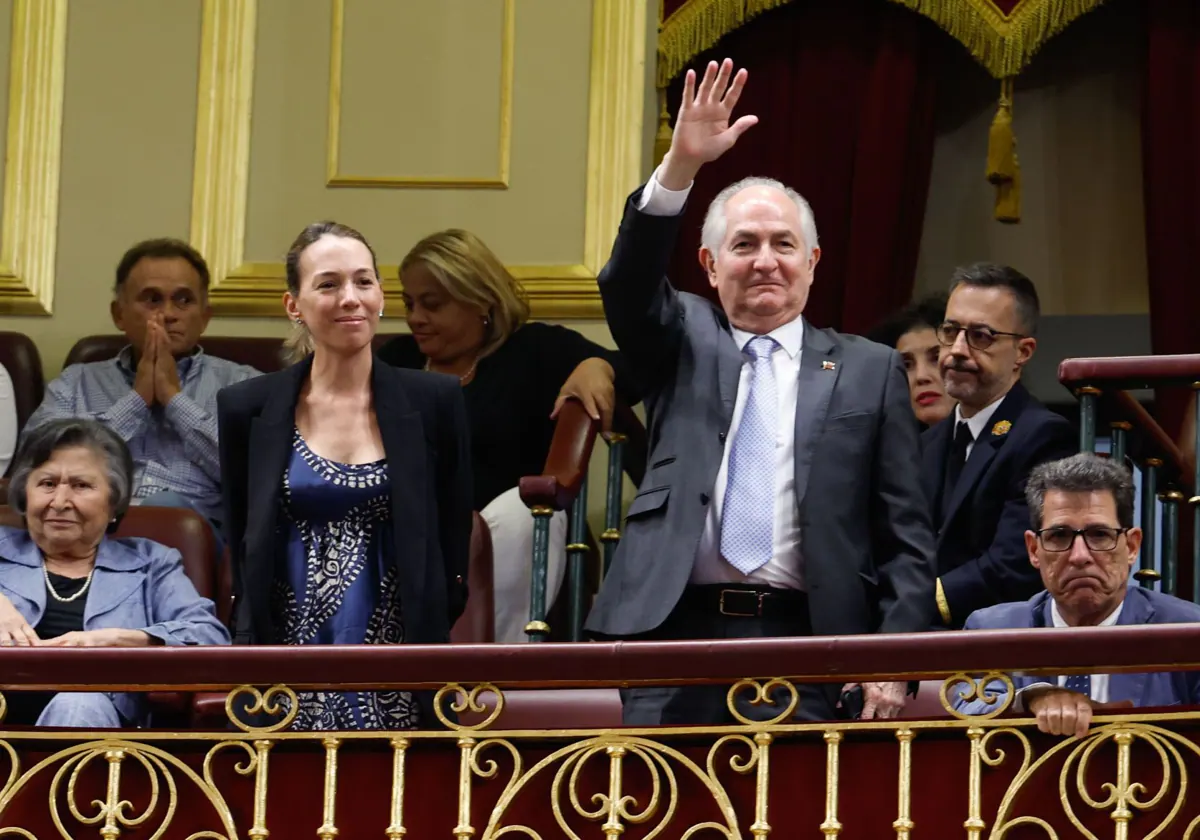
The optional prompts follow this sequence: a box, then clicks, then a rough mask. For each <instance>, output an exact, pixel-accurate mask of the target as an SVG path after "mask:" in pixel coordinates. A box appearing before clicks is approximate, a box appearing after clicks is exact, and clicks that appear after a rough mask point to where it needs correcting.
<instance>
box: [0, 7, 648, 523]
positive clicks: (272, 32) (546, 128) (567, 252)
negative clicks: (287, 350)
mask: <svg viewBox="0 0 1200 840" xmlns="http://www.w3.org/2000/svg"><path fill="white" fill-rule="evenodd" d="M21 1H22V0H0V50H4V51H5V52H4V58H3V60H0V74H2V75H3V78H2V79H0V112H7V110H8V109H7V105H8V88H9V57H10V56H11V55H12V46H11V44H10V38H9V30H10V19H11V17H12V13H13V9H14V5H15V4H18V3H20V2H21ZM25 1H26V2H30V0H25ZM33 1H34V2H44V1H45V0H33ZM233 1H234V0H210V2H213V3H231V2H233ZM49 2H56V0H49ZM243 2H245V0H243ZM605 2H607V4H608V7H609V8H617V6H616V5H615V4H613V3H612V2H611V0H598V4H600V5H603V3H605ZM622 2H630V7H631V8H632V7H636V8H638V9H639V10H640V9H642V8H645V9H646V14H645V15H641V14H640V11H639V15H638V18H639V19H638V21H637V37H636V38H634V39H632V41H631V43H632V45H633V49H634V51H641V50H642V49H643V48H644V47H648V46H650V45H652V41H653V26H654V23H656V20H654V18H655V16H656V15H657V4H656V3H646V2H644V0H636V2H635V1H634V0H617V3H618V4H619V3H622ZM514 4H515V5H514V8H515V17H514V21H515V23H514V28H513V38H512V41H511V45H510V46H511V49H512V54H513V83H512V85H511V90H510V93H511V97H512V100H511V103H512V106H511V124H510V125H509V129H510V131H509V135H510V155H509V166H508V170H509V171H508V173H507V179H508V186H507V188H506V189H462V188H446V189H411V188H397V187H394V186H393V187H384V188H375V189H370V188H351V187H330V186H327V184H326V176H327V173H326V163H327V161H326V151H327V128H328V123H327V114H328V105H329V89H330V75H331V70H330V52H331V44H332V42H331V34H332V19H333V16H332V14H331V11H332V8H333V7H334V4H333V2H332V0H258V3H257V9H258V11H257V21H256V24H257V28H256V34H255V38H254V41H253V44H254V66H253V90H252V93H253V104H252V110H251V130H250V142H249V170H248V175H247V185H248V186H247V190H246V196H245V207H246V210H245V220H246V224H245V234H244V240H245V241H244V253H243V254H242V256H243V257H244V259H245V260H246V261H247V262H253V263H266V264H272V263H274V264H277V263H279V262H280V261H281V259H282V256H283V254H284V252H285V251H286V248H287V246H288V244H289V243H290V241H291V239H292V237H293V236H294V235H295V234H296V232H298V230H299V229H300V228H301V227H302V226H303V225H304V224H306V223H308V222H310V221H314V220H317V219H320V218H328V217H334V218H338V219H339V220H342V221H345V222H348V223H350V224H353V225H354V226H356V227H359V228H360V229H362V230H363V231H364V233H366V234H367V236H368V237H369V238H371V239H372V241H373V242H374V243H375V244H376V246H377V250H378V252H379V257H380V260H381V262H383V263H387V264H395V263H396V262H398V261H399V260H400V258H401V257H402V256H403V254H404V252H405V251H406V250H407V249H408V248H409V247H410V246H411V244H412V243H413V242H415V241H416V240H417V239H418V238H419V237H420V236H422V235H424V234H426V233H429V232H432V231H434V230H437V229H439V228H443V227H449V226H463V227H468V228H471V229H473V230H474V231H476V232H477V233H479V234H480V235H482V236H483V237H484V238H485V240H487V241H488V242H489V244H491V245H492V247H493V248H495V250H496V251H497V252H498V253H499V255H500V256H501V258H502V259H504V260H505V261H506V262H507V263H509V264H513V265H518V266H524V267H527V268H528V267H534V269H536V267H538V266H543V265H544V266H552V267H555V266H580V265H582V264H584V263H585V254H584V252H585V246H586V244H587V243H586V242H585V239H586V238H587V236H588V235H590V234H589V233H588V232H587V231H589V230H591V229H593V228H594V227H595V225H594V224H592V222H593V220H594V216H593V215H591V211H590V210H589V202H588V195H589V193H588V190H589V189H590V188H591V187H592V186H593V185H592V184H591V183H590V182H589V172H594V171H601V172H602V174H603V173H606V172H609V171H611V170H612V166H611V161H607V160H605V161H600V163H597V162H596V155H595V151H596V150H595V149H594V148H593V146H592V145H590V144H594V143H595V136H594V135H595V131H594V129H595V128H596V124H595V121H594V118H593V116H592V113H593V109H594V108H595V107H596V106H595V105H594V103H593V100H594V99H595V96H596V91H595V90H593V88H592V85H591V76H592V66H593V62H594V61H595V59H596V56H595V54H594V49H593V34H594V33H593V11H594V7H593V4H592V3H589V2H577V1H576V0H571V2H562V0H514ZM503 5H504V4H503V2H502V0H438V2H437V3H395V2H390V1H389V0H345V5H344V9H345V13H344V37H343V41H342V46H343V51H344V52H343V63H342V96H341V121H340V131H339V132H338V140H339V144H340V154H339V170H340V172H341V173H342V174H349V175H353V176H367V177H397V178H405V177H416V178H420V177H431V176H435V177H436V176H445V177H448V178H450V179H454V178H467V179H470V178H484V179H487V178H495V177H497V176H498V175H499V174H501V173H500V164H501V161H500V157H499V151H500V147H501V139H502V135H503V134H504V130H505V126H504V122H505V114H504V110H503V108H502V107H501V88H502V74H501V69H502V53H503V49H502V48H503V45H504V35H505V19H504V14H503ZM63 8H65V9H66V10H67V23H66V26H67V35H66V42H65V43H66V46H65V76H64V79H65V81H64V86H63V119H62V142H61V159H60V179H61V180H60V186H59V191H58V205H57V228H56V230H57V248H56V249H54V251H53V257H54V260H55V266H54V272H53V277H54V281H55V282H54V290H53V303H52V307H51V309H52V314H49V315H37V316H34V315H29V316H23V315H22V316H17V315H6V316H3V317H0V329H3V330H15V331H20V332H24V333H26V334H28V335H30V336H31V337H33V338H34V340H35V341H36V342H37V344H38V346H39V349H40V351H41V353H42V357H43V364H44V367H45V370H46V373H47V375H48V376H54V375H56V374H57V373H58V371H59V370H60V368H61V363H62V359H63V358H64V356H65V355H66V352H67V350H68V349H69V348H70V346H71V345H72V344H73V343H74V342H75V341H76V340H77V339H78V338H80V337H81V336H84V335H88V334H92V333H105V332H111V331H112V330H113V327H112V324H111V321H110V319H109V315H108V308H109V302H110V298H111V284H112V281H113V277H112V274H113V269H114V266H115V264H116V262H117V260H118V259H119V257H120V255H121V253H122V252H123V251H124V249H125V248H126V247H128V246H129V245H130V244H132V243H133V242H135V241H137V240H139V239H143V238H147V237H152V236H176V237H181V238H188V237H189V235H190V233H191V232H192V231H193V229H194V220H193V218H192V201H193V187H194V185H193V172H194V166H193V164H194V158H195V154H196V143H197V104H198V103H197V96H198V88H199V83H200V68H201V64H202V62H201V51H202V40H203V39H202V35H203V26H204V10H205V8H206V4H205V0H172V2H169V3H164V2H161V0H103V2H78V1H77V0H76V2H70V3H66V2H64V5H63ZM642 18H644V19H642ZM646 26H650V27H651V28H650V30H649V31H648V32H647V30H646V28H645V27H646ZM610 40H613V41H616V40H620V39H610ZM626 40H628V39H626ZM641 58H642V57H641V56H640V55H639V56H638V61H639V62H640V61H641ZM651 79H652V68H647V67H645V65H644V64H642V63H637V64H636V66H635V67H634V72H633V73H632V75H631V76H630V80H631V83H632V86H633V87H634V88H635V90H634V100H636V101H634V102H633V105H634V107H635V108H636V111H637V114H638V117H637V118H636V119H634V120H631V121H629V123H628V125H627V126H625V127H623V128H622V127H618V131H620V130H623V131H625V132H626V133H627V134H628V135H629V137H628V143H627V144H626V145H627V146H628V147H629V148H630V149H632V150H633V153H634V155H635V156H638V157H639V159H637V160H636V161H635V166H634V168H633V170H632V173H631V174H627V175H624V176H622V177H621V180H622V183H620V184H617V185H614V187H613V188H614V189H619V190H620V191H621V192H624V191H625V190H627V189H629V188H631V187H632V186H634V184H635V183H636V179H637V177H640V176H641V175H643V174H644V172H645V171H648V170H647V169H646V166H647V164H645V162H643V161H642V160H641V159H640V154H641V151H640V150H641V149H642V147H643V146H647V138H648V137H650V136H652V133H653V129H654V126H653V124H651V125H648V126H644V125H643V120H642V117H641V114H642V113H643V107H644V103H643V99H644V97H645V94H646V92H647V91H648V90H649V91H652V90H653V88H652V83H651V81H650V80H651ZM602 110H603V109H602ZM610 122H611V121H610ZM611 133H612V132H611V131H610V135H611ZM3 142H4V136H3V134H2V133H0V143H3ZM606 142H609V143H610V145H612V144H613V143H612V139H611V136H610V139H609V140H608V141H606ZM616 145H620V139H619V138H618V143H617V144H616ZM647 151H648V146H647ZM589 154H591V157H589ZM618 156H619V155H618ZM610 157H612V155H610ZM589 167H591V169H589ZM596 167H601V168H600V170H597V169H596ZM604 167H607V168H604ZM0 177H2V173H0ZM0 183H2V182H0ZM593 268H594V266H593ZM535 273H536V271H535ZM272 282H274V285H268V287H267V288H268V291H269V292H270V295H271V296H274V295H278V294H281V293H282V291H283V285H282V282H281V280H275V281H272ZM392 282H394V281H392ZM587 282H589V281H587V280H586V279H585V280H584V281H583V283H584V285H586V283H587ZM264 299H265V298H264ZM0 311H12V307H9V308H8V309H7V310H4V309H3V306H2V305H0ZM591 312H592V315H591V317H590V318H585V319H583V320H573V321H572V322H571V325H572V326H574V327H576V328H577V329H579V330H580V331H581V332H582V333H584V334H585V335H587V336H588V337H589V338H591V339H593V340H594V341H597V342H599V343H601V344H604V345H606V346H611V345H612V341H611V337H610V336H609V333H608V330H607V327H606V326H605V325H604V323H603V321H602V320H600V319H599V318H598V315H599V312H598V309H597V308H593V309H591ZM390 314H391V315H392V316H393V317H392V318H389V319H388V320H387V322H386V324H385V327H384V329H385V330H388V331H396V332H399V331H403V330H404V325H403V320H402V319H400V318H399V317H395V316H398V315H400V314H401V313H400V312H399V308H398V307H395V308H393V309H392V311H391V313H390ZM286 327H287V325H286V322H285V321H284V319H283V318H282V313H280V315H279V316H274V317H261V316H260V317H228V316H220V315H218V317H216V318H214V320H213V322H212V324H211V326H210V328H209V333H210V334H217V335H247V336H249V335H283V334H284V333H285V332H286ZM601 450H603V447H601ZM597 455H598V457H597V459H596V470H595V473H594V477H593V482H594V483H593V487H594V489H593V491H592V494H591V499H592V508H593V516H594V517H598V516H599V511H600V507H601V504H602V493H601V492H600V491H599V489H598V488H600V487H602V486H603V480H604V474H603V456H604V453H603V451H598V453H597Z"/></svg>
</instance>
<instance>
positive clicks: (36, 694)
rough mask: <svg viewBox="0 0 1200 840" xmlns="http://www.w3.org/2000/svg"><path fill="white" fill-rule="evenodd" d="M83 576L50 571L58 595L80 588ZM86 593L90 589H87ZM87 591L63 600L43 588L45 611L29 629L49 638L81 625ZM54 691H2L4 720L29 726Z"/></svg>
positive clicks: (68, 594) (63, 595)
mask: <svg viewBox="0 0 1200 840" xmlns="http://www.w3.org/2000/svg"><path fill="white" fill-rule="evenodd" d="M86 582H87V578H86V577H81V578H69V577H63V576H62V575H56V574H54V572H50V585H51V586H53V587H54V591H55V592H57V593H58V597H59V598H70V597H71V596H72V595H74V594H75V593H76V592H78V591H79V590H80V589H82V588H83V585H84V584H85V583H86ZM89 594H90V593H89ZM87 599H88V596H87V595H82V596H80V597H79V598H76V599H75V600H74V601H69V602H67V603H65V604H64V603H63V602H62V601H59V600H57V599H55V597H54V596H53V595H52V594H50V591H49V589H47V591H46V611H45V612H44V613H42V620H41V621H39V622H38V623H37V627H34V628H33V631H34V632H35V633H37V635H38V638H39V639H53V638H56V637H58V636H62V635H64V634H66V633H72V632H75V631H77V630H82V629H83V611H84V609H85V608H86V607H87ZM56 693H57V692H54V691H12V692H9V693H8V694H6V695H5V698H6V699H7V700H8V712H7V714H6V715H5V717H4V722H5V723H6V724H10V725H13V726H33V725H34V724H35V723H37V719H38V718H39V717H40V716H41V714H42V711H43V710H44V709H45V708H46V705H47V704H48V703H49V702H50V701H51V700H52V699H53V698H54V695H55V694H56Z"/></svg>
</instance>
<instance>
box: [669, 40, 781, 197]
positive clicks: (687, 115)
mask: <svg viewBox="0 0 1200 840" xmlns="http://www.w3.org/2000/svg"><path fill="white" fill-rule="evenodd" d="M747 75H748V74H747V72H746V69H745V68H742V69H741V70H739V71H737V74H736V75H735V74H734V72H733V62H732V61H731V60H730V59H728V58H727V59H725V60H724V61H723V62H721V65H720V67H718V66H717V63H716V62H715V61H710V62H709V63H708V67H707V68H706V69H705V71H704V78H703V79H701V80H700V86H699V88H697V87H696V71H695V70H688V71H687V75H686V76H684V79H683V100H682V102H681V103H680V105H679V114H678V116H677V117H676V118H675V132H674V134H673V135H672V136H671V149H670V151H668V152H667V155H666V157H664V158H663V163H662V168H661V169H660V170H659V173H658V178H659V183H660V184H662V185H663V186H664V187H666V188H667V189H669V190H682V189H685V188H686V187H687V186H688V184H690V183H691V182H692V181H693V180H694V179H695V177H696V173H697V172H699V171H700V167H701V166H703V165H704V164H706V163H708V162H709V161H713V160H716V159H717V158H719V157H720V156H721V155H723V154H725V153H726V152H727V151H729V150H730V149H732V148H733V145H734V144H735V143H737V141H738V138H739V137H741V136H742V134H744V133H745V132H746V130H747V129H749V128H750V127H751V126H753V125H755V124H757V123H758V117H755V116H751V115H747V116H744V117H740V118H739V119H738V120H737V121H736V122H734V123H733V124H730V122H729V117H730V114H732V113H733V109H734V106H736V105H737V101H738V98H739V97H740V96H741V95H742V89H743V88H744V87H745V86H746V78H747ZM731 77H732V83H731V82H730V79H731Z"/></svg>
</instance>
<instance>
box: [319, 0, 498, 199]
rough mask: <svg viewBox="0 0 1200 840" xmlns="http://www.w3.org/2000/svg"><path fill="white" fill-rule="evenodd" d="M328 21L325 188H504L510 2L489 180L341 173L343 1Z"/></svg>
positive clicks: (336, 1)
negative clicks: (493, 169)
mask: <svg viewBox="0 0 1200 840" xmlns="http://www.w3.org/2000/svg"><path fill="white" fill-rule="evenodd" d="M332 5H333V22H332V25H331V26H330V44H329V137H328V140H327V142H326V145H325V154H326V160H325V183H326V185H327V186H330V187H376V188H379V187H383V188H387V189H414V188H415V189H459V190H466V189H485V190H486V189H493V190H505V189H508V173H509V160H510V158H511V153H512V109H513V65H514V63H515V61H514V54H515V51H516V36H517V3H516V0H504V24H503V31H502V32H501V35H500V75H499V78H500V125H499V137H500V140H499V146H498V149H497V158H498V159H497V164H496V168H497V173H496V175H494V176H484V177H478V176H472V177H457V176H448V175H434V176H426V175H394V176H393V175H384V176H377V175H345V174H342V172H341V165H340V149H341V139H340V138H341V132H342V53H343V45H344V43H345V32H346V0H332Z"/></svg>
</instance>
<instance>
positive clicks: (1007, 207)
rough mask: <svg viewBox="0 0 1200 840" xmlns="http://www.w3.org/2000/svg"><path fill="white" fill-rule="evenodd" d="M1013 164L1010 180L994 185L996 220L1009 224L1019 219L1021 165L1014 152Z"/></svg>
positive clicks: (1015, 222) (1013, 223)
mask: <svg viewBox="0 0 1200 840" xmlns="http://www.w3.org/2000/svg"><path fill="white" fill-rule="evenodd" d="M1013 165H1014V166H1015V167H1016V168H1015V169H1014V171H1013V177H1012V180H1011V181H1005V182H1004V183H1003V184H997V185H996V210H995V216H996V221H998V222H1004V223H1005V224H1009V225H1015V224H1017V223H1018V222H1020V221H1021V167H1020V165H1019V164H1018V163H1017V157H1016V155H1015V154H1014V155H1013Z"/></svg>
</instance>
